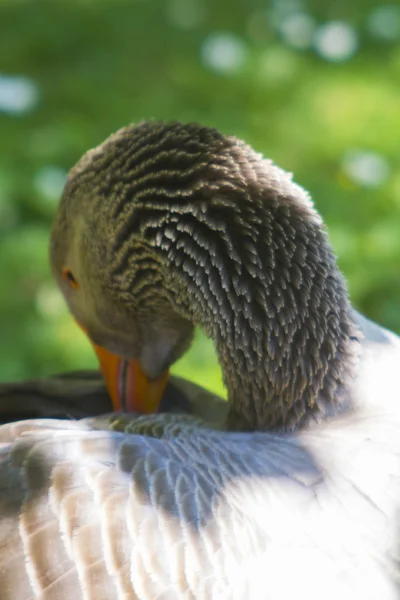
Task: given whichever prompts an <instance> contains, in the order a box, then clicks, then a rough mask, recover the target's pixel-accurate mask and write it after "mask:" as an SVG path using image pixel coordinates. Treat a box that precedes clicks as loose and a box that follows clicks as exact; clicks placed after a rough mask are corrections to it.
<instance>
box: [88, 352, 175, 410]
mask: <svg viewBox="0 0 400 600" xmlns="http://www.w3.org/2000/svg"><path fill="white" fill-rule="evenodd" d="M92 346H93V348H94V350H95V352H96V354H97V358H98V359H99V362H100V368H101V371H102V373H103V376H104V379H105V380H106V385H107V389H108V393H109V395H110V398H111V400H112V403H113V408H114V411H117V412H119V411H123V412H132V411H133V412H138V413H141V414H147V413H155V412H157V411H158V408H159V406H160V402H161V399H162V397H163V393H164V390H165V386H166V384H167V380H168V371H165V372H164V373H163V374H162V375H161V377H159V378H158V379H156V380H155V381H150V380H149V379H148V378H147V376H146V375H145V373H144V372H143V371H142V368H141V366H140V364H139V362H138V361H137V360H133V359H132V360H129V361H128V360H125V359H123V358H121V357H120V356H118V355H117V354H112V353H111V352H109V351H108V350H105V348H102V347H101V346H97V345H96V344H93V343H92Z"/></svg>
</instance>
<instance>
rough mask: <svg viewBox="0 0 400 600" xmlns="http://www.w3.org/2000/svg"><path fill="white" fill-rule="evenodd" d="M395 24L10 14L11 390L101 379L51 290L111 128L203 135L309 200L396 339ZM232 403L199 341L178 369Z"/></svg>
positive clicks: (0, 40)
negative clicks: (153, 124)
mask: <svg viewBox="0 0 400 600" xmlns="http://www.w3.org/2000/svg"><path fill="white" fill-rule="evenodd" d="M399 82H400V6H399V5H398V4H397V5H395V4H385V3H382V2H380V1H379V0H352V2H349V1H348V0H337V1H326V0H309V1H306V0H286V1H284V0H276V1H271V0H142V1H138V2H135V1H129V2H128V1H125V2H120V1H116V0H108V1H106V0H80V1H79V0H68V2H67V1H62V0H57V1H56V0H54V1H52V2H38V1H36V2H35V1H30V0H8V1H7V0H0V276H1V285H0V335H1V337H0V354H1V359H0V379H2V380H12V379H22V378H28V377H39V376H42V375H46V374H51V373H54V372H57V371H63V370H70V369H75V368H87V367H91V366H95V364H96V361H95V358H94V356H93V355H92V351H91V349H90V348H89V345H88V343H87V341H86V340H85V338H84V337H83V335H82V334H81V333H80V332H79V331H78V329H77V328H76V326H75V325H74V323H73V322H72V320H71V318H70V317H69V315H68V314H67V312H66V310H65V307H64V305H63V302H62V299H61V298H60V295H59V294H58V292H57V291H56V289H55V287H54V285H53V282H52V280H51V278H50V273H49V268H48V259H47V245H48V232H49V227H50V223H51V219H52V215H53V214H54V211H55V208H56V205H57V202H58V199H59V196H60V193H61V189H62V186H63V182H64V180H65V176H66V172H67V170H68V169H69V168H70V167H71V166H72V165H73V164H74V163H75V162H76V161H77V160H78V158H79V157H80V156H81V154H82V153H83V152H84V151H85V150H87V149H88V148H90V147H92V146H94V145H97V144H98V143H99V142H101V141H102V140H103V139H104V138H105V137H106V136H108V135H109V134H110V133H111V132H112V131H114V130H116V129H117V128H119V127H121V126H123V125H125V124H127V123H130V122H132V121H137V120H139V119H143V118H149V117H154V118H162V119H179V120H183V121H188V120H196V121H200V122H202V123H204V124H208V125H212V126H215V127H218V128H220V129H222V130H223V131H224V132H225V133H228V134H236V135H237V136H239V137H242V138H244V139H245V140H246V141H247V142H249V143H250V144H252V145H254V146H255V147H256V148H257V149H258V150H260V151H262V152H263V153H264V154H265V155H267V156H269V157H271V158H273V159H274V161H275V162H277V163H278V164H279V165H280V166H282V167H284V168H285V169H287V170H289V171H292V172H294V173H295V178H296V180H297V182H299V183H300V184H302V185H303V186H304V187H306V188H307V189H309V190H310V192H311V193H312V195H313V198H314V200H315V203H316V205H317V208H318V209H319V210H320V212H321V213H322V215H323V217H324V219H325V221H326V223H327V225H328V228H329V231H330V238H331V241H332V243H333V246H334V248H335V250H336V252H337V254H338V256H339V261H340V266H341V268H342V269H343V271H344V273H345V275H346V277H347V279H348V282H349V288H350V292H351V297H352V300H353V303H354V304H355V306H356V307H357V308H359V309H360V310H361V311H363V312H364V313H365V314H366V315H367V316H369V317H371V318H373V319H375V320H377V321H379V322H380V323H382V324H384V325H385V326H387V327H389V328H391V329H393V330H395V331H397V332H400V169H399V165H400V160H399V159H400V83H399ZM175 370H176V371H177V372H179V373H180V374H183V375H185V376H187V377H190V378H192V379H194V380H196V381H198V382H200V383H201V384H203V385H205V386H206V387H209V388H210V389H213V390H215V391H219V392H221V391H222V384H221V378H220V372H219V369H218V366H217V363H216V360H215V356H214V353H213V349H212V346H211V344H210V342H209V341H208V340H206V339H205V338H204V337H203V336H201V335H200V334H199V335H198V336H197V339H196V342H195V344H194V346H193V348H192V350H191V351H190V353H189V354H188V355H187V356H186V357H185V358H184V359H183V360H181V361H180V363H179V364H178V365H177V366H176V369H175Z"/></svg>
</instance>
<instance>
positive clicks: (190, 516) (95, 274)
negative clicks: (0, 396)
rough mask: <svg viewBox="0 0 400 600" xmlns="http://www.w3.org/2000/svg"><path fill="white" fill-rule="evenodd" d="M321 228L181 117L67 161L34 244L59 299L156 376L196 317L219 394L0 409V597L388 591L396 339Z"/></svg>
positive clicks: (395, 572) (291, 195)
mask: <svg viewBox="0 0 400 600" xmlns="http://www.w3.org/2000/svg"><path fill="white" fill-rule="evenodd" d="M210 147H211V151H210ZM188 157H189V158H188ZM193 157H194V158H193ZM182 161H183V166H182ZM185 161H186V162H185ZM210 164H211V166H212V169H211V171H210V169H209V166H210ZM131 170H133V175H132V173H131ZM221 174H222V175H221ZM220 176H221V177H222V179H220ZM133 180H134V181H135V182H136V183H135V184H134V185H133V187H132V188H131V187H130V185H131V184H132V181H133ZM161 183H162V185H161ZM177 184H179V185H177ZM135 185H136V187H135ZM229 190H230V191H231V194H233V196H235V195H236V196H237V198H235V204H234V206H231V205H229V198H228V196H229V194H228V192H229ZM265 191H266V192H267V193H266V194H264V192H265ZM241 194H242V196H241ZM149 195H150V196H151V200H147V198H148V196H149ZM215 198H217V200H215ZM254 198H256V199H257V198H258V200H257V201H256V200H254ZM111 199H112V200H113V202H119V206H120V212H119V216H120V217H121V215H122V218H120V219H119V220H118V218H117V217H118V215H117V214H116V216H115V219H116V225H115V227H114V226H113V222H112V220H110V219H109V220H108V221H107V227H105V225H104V224H101V222H100V215H101V212H102V210H103V211H105V210H106V208H105V207H106V206H107V207H109V205H110V202H111ZM89 201H90V202H95V201H98V203H97V204H96V210H95V211H92V212H90V211H89V212H88V209H87V206H88V203H89ZM241 202H242V203H244V204H243V206H242V204H241ZM135 203H136V204H135ZM213 203H215V204H213ZM130 204H132V205H135V206H136V213H133V214H130V213H129V208H130ZM85 205H86V208H85ZM124 206H125V208H124ZM193 206H195V210H193ZM235 206H236V207H239V208H237V214H236V213H235V215H234V217H232V219H233V221H234V222H235V223H236V225H238V224H239V225H240V227H239V225H238V227H239V229H240V231H241V232H242V234H243V237H240V236H239V237H238V238H237V239H235V240H234V241H235V243H234V244H233V243H232V237H231V235H232V231H235V232H236V229H235V230H232V229H230V216H229V215H230V214H232V211H234V210H236V209H235ZM268 207H269V208H268ZM107 210H108V209H107ZM225 210H228V211H230V212H229V213H225V212H224V211H225ZM124 211H125V213H124ZM268 211H269V212H268ZM271 211H272V212H271ZM116 213H117V211H116ZM272 213H273V214H274V215H275V216H274V219H273V220H269V219H270V214H272ZM278 213H279V215H280V220H279V219H278V216H279V215H278ZM104 214H105V213H104ZM108 214H110V213H108ZM194 214H195V215H196V218H194V217H193V215H194ZM88 215H91V216H90V218H89V216H88ZM93 215H95V216H93ZM171 215H172V216H171ZM177 215H178V216H177ZM182 215H183V217H182ZM185 215H186V217H187V216H188V215H191V217H190V218H189V219H187V220H185V219H186V217H185ZM293 215H294V216H293ZM103 216H104V215H103ZM206 217H207V218H206ZM166 219H167V221H166ZM72 223H73V227H72ZM117 223H118V224H117ZM210 223H211V225H210V231H209V236H210V237H208V236H207V235H206V234H205V230H204V227H205V225H206V224H210ZM265 223H267V226H266V229H265V231H264V230H263V231H264V233H265V234H266V235H267V240H266V241H265V240H263V239H259V240H258V241H257V240H256V242H254V244H253V243H251V237H246V231H250V232H251V233H252V234H253V237H255V236H256V234H257V231H259V230H260V227H262V225H263V224H265ZM321 225H322V224H321V221H320V219H319V217H318V215H317V214H316V213H315V211H314V209H313V208H312V206H311V204H310V202H309V200H308V198H307V197H306V196H305V195H304V193H303V192H302V191H301V190H300V188H297V186H295V185H294V184H292V183H291V182H290V179H289V178H288V177H287V176H286V175H285V174H284V173H283V172H282V171H280V170H279V169H277V168H276V167H274V166H272V165H271V164H270V163H268V162H265V161H263V160H262V159H261V158H260V157H259V156H258V155H255V154H252V151H251V150H249V149H248V148H247V147H246V146H244V145H242V144H241V143H240V142H237V141H235V140H233V141H232V139H229V138H224V137H223V136H220V135H219V134H217V133H216V132H213V131H212V130H207V129H204V128H199V127H198V126H181V125H179V124H172V125H167V126H165V125H160V124H151V123H150V124H144V125H142V126H138V127H136V128H135V127H133V128H127V129H126V130H122V132H119V133H117V134H116V135H115V136H112V138H110V140H109V141H107V142H106V143H105V144H104V145H102V146H101V147H100V149H97V150H95V151H94V152H92V153H89V154H88V155H87V156H86V157H85V158H84V159H82V161H81V162H80V163H78V166H77V167H76V168H75V170H74V171H73V172H72V173H71V176H70V180H69V182H68V183H67V187H66V192H65V195H64V198H63V201H62V204H61V207H60V212H59V215H58V217H57V219H56V223H55V226H54V230H53V240H52V251H51V258H52V265H53V270H54V272H55V276H56V278H57V279H58V281H59V284H60V287H61V289H62V290H63V293H64V295H65V296H66V298H67V301H68V304H69V306H70V308H71V311H72V312H73V314H74V316H75V317H76V319H77V320H78V321H79V322H80V323H81V324H82V325H83V326H84V327H85V329H86V330H87V331H88V334H89V336H90V337H91V339H92V341H93V342H95V343H96V344H102V345H104V346H106V348H107V349H108V350H110V351H113V352H115V351H117V352H118V353H120V354H121V355H122V356H123V357H124V359H125V360H128V359H131V358H132V359H135V360H138V361H139V362H140V364H141V368H142V369H143V371H144V372H145V374H146V376H148V377H151V378H153V379H155V378H157V377H158V376H160V375H161V373H162V372H163V371H164V370H165V368H167V367H168V366H169V364H171V363H172V362H173V361H174V360H175V359H176V358H177V356H179V355H180V354H181V353H182V352H183V351H184V349H185V348H186V347H187V345H188V343H189V341H190V336H191V328H190V324H191V323H195V324H200V325H202V326H203V327H204V328H205V329H206V331H207V332H208V333H209V335H212V336H213V337H214V340H215V344H216V348H217V352H218V356H219V359H220V362H221V365H222V367H223V370H224V376H225V381H226V383H227V387H228V394H229V401H230V408H229V413H228V414H225V410H224V409H222V410H221V409H220V404H219V403H218V402H217V401H215V402H216V404H215V406H216V410H215V413H216V414H218V417H216V418H213V416H212V415H213V411H212V410H208V411H207V412H206V413H204V411H203V412H202V409H201V408H199V405H201V402H202V401H201V397H199V403H198V404H197V401H193V402H192V408H191V409H190V410H189V411H188V412H189V413H192V414H162V413H158V414H148V415H143V416H137V415H130V414H121V415H114V416H111V417H110V416H104V417H94V418H91V419H86V420H81V421H75V422H66V421H58V420H45V419H38V420H31V421H24V422H18V423H11V424H7V425H3V426H1V427H0V441H1V446H0V457H1V459H0V460H1V465H0V590H1V592H0V597H1V600H11V599H12V600H28V599H31V598H32V599H33V598H35V599H37V600H61V599H68V600H70V599H74V600H75V599H76V600H80V599H82V600H83V599H85V600H89V599H93V600H94V599H96V600H102V599H104V600H106V599H107V600H114V599H115V600H117V599H118V600H119V599H121V600H122V599H131V598H132V599H134V598H140V599H146V600H147V599H148V600H150V599H155V598H157V599H158V598H159V599H171V600H173V599H175V598H176V599H180V598H182V599H186V598H188V599H189V598H196V599H197V598H204V599H208V598H218V599H220V598H221V599H223V598H226V599H227V600H231V599H236V598H237V599H244V598H246V599H247V598H248V599H250V600H252V599H254V600H258V599H260V600H289V599H291V598H294V597H296V598H299V599H302V598H304V599H305V598H307V600H317V599H320V598H325V599H329V600H330V599H332V600H333V599H335V600H336V599H337V598H343V599H346V600H347V599H349V600H350V599H352V600H377V599H378V598H379V600H395V599H397V598H398V597H399V576H400V569H399V559H400V537H399V535H400V534H399V524H398V515H399V508H400V403H399V402H400V391H399V385H398V375H397V368H398V365H399V364H400V340H399V338H397V337H396V336H395V335H394V334H392V333H390V332H387V331H386V330H384V329H383V328H380V327H378V326H377V325H375V324H373V323H371V322H370V321H368V320H367V319H365V318H364V317H362V316H361V315H359V314H358V313H356V312H355V311H353V310H352V309H351V307H350V304H349V303H348V300H347V293H346V290H345V286H344V284H343V280H342V279H341V276H340V273H339V272H338V271H337V268H336V263H335V260H334V257H333V255H332V254H331V252H330V249H329V246H328V245H327V242H326V237H325V234H324V233H320V232H322V228H321ZM274 227H275V229H273V228H274ZM271 228H272V229H271ZM132 231H135V232H136V233H135V235H134V236H132V237H130V234H131V233H132ZM177 231H180V232H181V233H182V236H181V237H180V238H179V236H177ZM76 232H78V233H76ZM216 232H217V235H216ZM276 232H278V233H277V235H278V234H279V235H278V237H276V235H275V234H276ZM77 235H78V237H76V236H77ZM186 236H189V237H190V239H191V240H192V241H193V240H194V241H195V242H196V243H195V244H192V245H190V241H189V240H188V239H187V238H186ZM279 236H280V237H279ZM279 239H281V242H282V240H283V241H284V242H285V244H284V245H282V246H280V245H279ZM89 240H90V245H89ZM116 240H118V244H116ZM210 240H211V241H210ZM221 240H222V241H221ZM267 242H268V243H267ZM295 243H297V246H296V244H295ZM110 244H111V245H110ZM207 244H210V245H208V246H207ZM264 244H265V245H264ZM83 247H84V252H83ZM110 248H112V249H113V251H112V252H111V251H110ZM182 248H183V251H185V252H186V254H185V255H184V256H183V257H182V255H180V254H179V252H178V250H179V249H182ZM226 248H229V250H230V253H228V254H226ZM271 248H272V249H273V251H271ZM263 251H264V253H265V254H262V252H263ZM242 252H243V253H244V254H245V255H246V257H247V258H246V261H247V262H246V261H244V262H242V263H241V262H240V259H241V253H242ZM296 252H297V254H296ZM77 256H79V261H78V260H77ZM95 256H101V261H99V262H98V263H97V264H95V261H96V259H95V258H94V257H95ZM165 257H167V258H165ZM207 257H208V259H207V260H206V258H207ZM289 259H290V261H289ZM230 260H232V261H233V263H232V265H230V262H229V261H230ZM174 261H176V264H178V263H179V267H180V270H181V271H176V270H174V269H172V268H169V265H170V263H171V262H174ZM219 261H221V262H219ZM288 261H289V262H288ZM111 263H112V265H113V267H115V269H114V270H113V269H111V267H110V270H107V268H106V266H107V264H110V265H111ZM245 263H246V265H247V267H246V268H245ZM71 264H72V265H73V266H72V267H71ZM235 264H236V266H235ZM229 266H231V269H230V270H228V271H226V267H229ZM222 267H223V268H222ZM242 267H243V269H242ZM267 267H268V268H267ZM65 268H67V271H65ZM111 271H113V273H114V275H113V277H114V278H111V276H110V272H111ZM61 272H63V273H65V272H67V273H68V277H67V279H69V280H70V281H71V277H72V279H73V282H74V286H73V287H74V288H75V284H76V288H78V287H80V289H75V290H74V291H68V288H67V285H68V282H66V281H63V279H62V274H61ZM179 272H182V273H183V274H184V275H183V276H180V275H179ZM126 274H129V277H128V276H125V275H126ZM249 274H250V277H249V276H248V275H249ZM290 276H291V277H290ZM64 279H65V278H64ZM87 281H90V285H89V284H87ZM232 281H233V284H232V285H231V282H232ZM85 282H86V283H85ZM175 290H177V291H176V292H175ZM201 292H202V293H201ZM311 292H312V294H311ZM289 299H290V300H291V302H290V303H289V304H288V300H289ZM305 299H306V300H307V301H305ZM189 300H190V302H189ZM111 306H114V313H113V314H112V315H110V307H111ZM130 307H131V308H132V310H131V308H130ZM107 309H108V310H107ZM263 310H264V314H263V312H262V311H263ZM260 311H261V312H260ZM130 332H132V335H130ZM209 406H212V402H211V403H210V404H209ZM224 406H225V405H224Z"/></svg>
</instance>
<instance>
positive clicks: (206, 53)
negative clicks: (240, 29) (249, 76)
mask: <svg viewBox="0 0 400 600" xmlns="http://www.w3.org/2000/svg"><path fill="white" fill-rule="evenodd" d="M246 55H247V48H246V45H245V43H244V42H243V40H241V39H240V38H239V37H238V36H235V35H233V34H230V33H215V34H213V35H210V36H209V37H207V38H206V39H205V41H204V43H203V45H202V47H201V57H202V59H203V62H204V63H205V64H206V66H208V67H210V68H211V69H213V70H214V71H219V72H221V73H233V72H235V71H238V70H239V69H240V68H241V67H242V66H243V64H244V62H245V59H246Z"/></svg>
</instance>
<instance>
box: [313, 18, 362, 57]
mask: <svg viewBox="0 0 400 600" xmlns="http://www.w3.org/2000/svg"><path fill="white" fill-rule="evenodd" d="M314 46H315V49H316V52H317V53H318V54H320V56H322V57H323V58H325V59H326V60H330V61H332V62H341V61H345V60H348V59H349V58H351V57H352V56H353V55H354V54H355V53H356V51H357V47H358V39H357V34H356V32H355V30H354V29H353V28H352V27H351V26H350V25H348V24H347V23H342V22H339V21H332V22H331V23H326V25H321V26H320V27H318V29H317V30H316V32H315V35H314Z"/></svg>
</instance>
